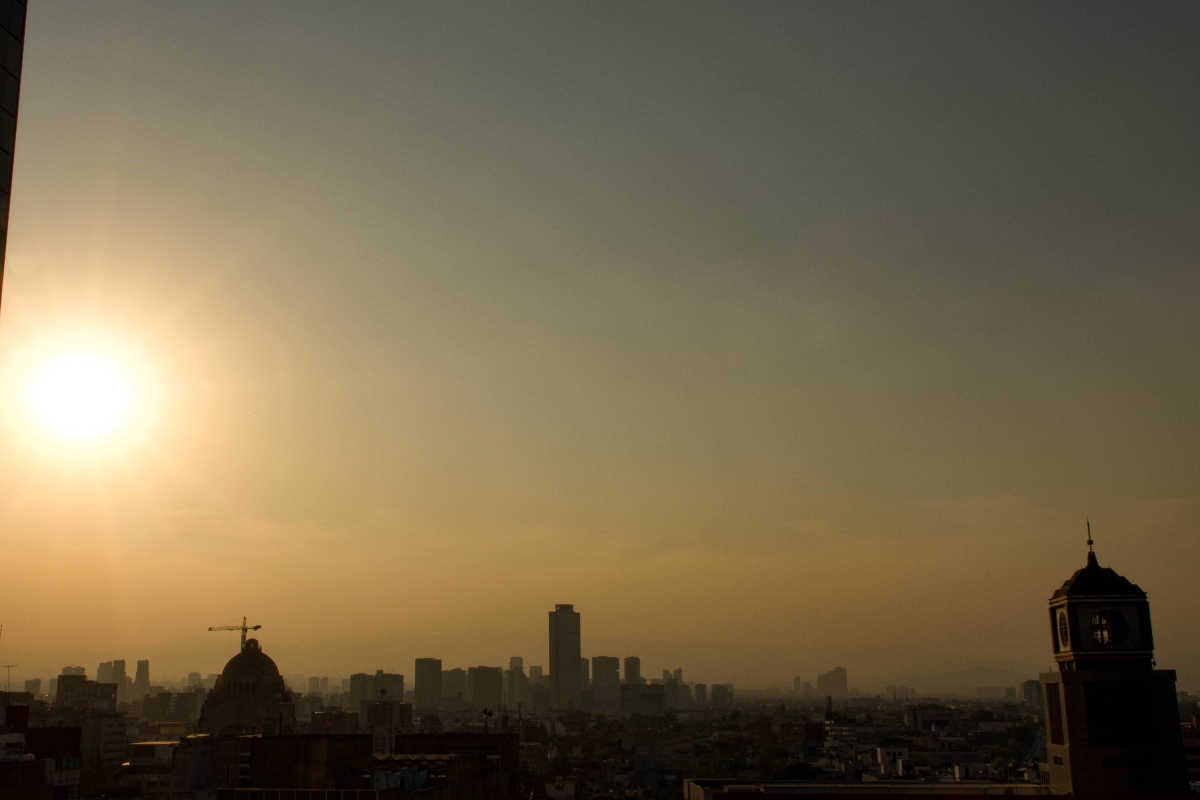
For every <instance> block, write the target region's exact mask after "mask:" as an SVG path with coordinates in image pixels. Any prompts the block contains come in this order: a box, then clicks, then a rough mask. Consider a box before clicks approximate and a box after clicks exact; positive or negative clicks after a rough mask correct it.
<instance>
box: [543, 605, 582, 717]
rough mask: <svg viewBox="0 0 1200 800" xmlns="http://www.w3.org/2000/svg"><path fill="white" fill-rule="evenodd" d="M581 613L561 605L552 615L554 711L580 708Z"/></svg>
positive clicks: (552, 690)
mask: <svg viewBox="0 0 1200 800" xmlns="http://www.w3.org/2000/svg"><path fill="white" fill-rule="evenodd" d="M580 650H581V647H580V638H579V612H578V611H576V610H575V607H574V606H573V605H569V604H559V605H556V606H554V610H553V611H551V612H550V702H551V703H553V704H554V707H555V708H576V707H578V706H579V689H580V683H579V678H580V672H579V669H580V668H579V660H580Z"/></svg>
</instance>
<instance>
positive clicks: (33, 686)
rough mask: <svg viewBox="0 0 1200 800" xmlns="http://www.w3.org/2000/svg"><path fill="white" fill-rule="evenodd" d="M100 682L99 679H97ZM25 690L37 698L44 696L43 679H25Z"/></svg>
mask: <svg viewBox="0 0 1200 800" xmlns="http://www.w3.org/2000/svg"><path fill="white" fill-rule="evenodd" d="M97 683H99V681H97ZM25 691H27V692H29V693H30V694H31V695H33V696H34V697H35V698H37V697H41V696H42V679H41V678H31V679H30V680H27V681H25Z"/></svg>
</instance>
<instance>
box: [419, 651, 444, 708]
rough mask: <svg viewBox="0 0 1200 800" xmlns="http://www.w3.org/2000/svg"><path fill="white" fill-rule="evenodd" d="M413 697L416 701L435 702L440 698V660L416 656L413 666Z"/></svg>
mask: <svg viewBox="0 0 1200 800" xmlns="http://www.w3.org/2000/svg"><path fill="white" fill-rule="evenodd" d="M415 673H416V674H415V681H416V683H415V684H414V686H413V690H414V694H413V699H414V701H415V702H418V703H436V702H438V701H439V700H441V699H442V660H441V659H440V658H418V659H417V662H416V667H415Z"/></svg>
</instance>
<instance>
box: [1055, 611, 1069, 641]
mask: <svg viewBox="0 0 1200 800" xmlns="http://www.w3.org/2000/svg"><path fill="white" fill-rule="evenodd" d="M1058 644H1059V646H1060V647H1062V649H1063V650H1070V649H1071V625H1070V623H1069V622H1068V621H1067V611H1066V609H1059V611H1058Z"/></svg>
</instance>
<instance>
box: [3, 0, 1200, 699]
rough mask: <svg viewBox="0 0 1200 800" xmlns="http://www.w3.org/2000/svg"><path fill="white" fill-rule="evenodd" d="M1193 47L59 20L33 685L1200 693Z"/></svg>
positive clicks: (825, 8) (43, 38) (1166, 26)
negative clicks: (559, 648)
mask: <svg viewBox="0 0 1200 800" xmlns="http://www.w3.org/2000/svg"><path fill="white" fill-rule="evenodd" d="M1198 8H1200V7H1198V6H1196V5H1194V4H1183V3H1156V4H1146V5H1134V4H1091V5H1089V6H1088V7H1087V9H1086V10H1084V9H1082V8H1081V7H1080V6H1075V5H1066V4H1037V3H1003V4H999V3H997V4H987V5H984V4H955V3H908V4H894V5H875V4H858V3H844V2H829V3H800V4H793V3H755V4H753V5H751V6H745V5H743V4H732V3H727V4H700V5H687V6H685V5H680V4H641V3H604V4H549V3H547V4H462V3H430V4H407V3H405V4H400V3H390V2H360V3H338V4H332V3H321V2H297V3H287V4H268V3H232V2H205V3H174V4H171V3H147V2H130V1H128V0H127V1H126V2H122V3H88V2H78V1H71V0H55V1H54V2H36V3H33V4H32V5H31V6H30V8H29V17H28V25H27V29H26V30H27V34H26V39H25V50H24V53H25V55H24V66H23V75H22V77H21V84H20V92H21V94H20V100H21V116H20V127H19V135H18V140H17V141H18V145H17V147H18V149H17V156H16V160H15V170H14V174H13V185H12V197H13V200H12V205H11V215H10V220H9V234H8V242H7V263H6V266H5V271H4V287H3V301H2V305H0V538H2V541H3V547H4V554H5V560H6V563H7V564H8V565H9V569H8V570H7V571H6V575H5V580H4V581H2V582H0V609H3V615H4V616H3V618H2V619H0V624H3V626H4V628H3V637H2V638H0V661H3V662H4V663H5V664H7V663H13V664H16V665H18V666H17V667H14V668H13V670H12V676H11V677H12V680H13V682H14V683H16V682H18V681H20V680H23V679H26V678H45V677H49V676H52V675H57V674H58V671H59V670H60V668H62V667H63V666H64V665H67V664H86V665H87V668H88V670H89V672H90V671H91V670H93V669H94V666H95V665H96V664H97V663H99V662H106V661H111V660H112V659H113V658H126V659H129V661H130V663H131V664H132V663H133V662H134V660H136V659H149V660H150V661H151V663H152V664H153V665H154V671H155V675H156V677H157V676H179V677H182V676H183V675H185V674H186V673H187V672H189V671H192V670H199V671H200V672H202V673H204V674H206V675H207V674H209V673H216V672H218V671H219V670H220V669H221V667H222V666H223V665H224V664H225V663H226V661H228V660H229V659H230V657H231V656H232V655H233V654H234V653H236V652H237V647H238V645H237V642H236V639H237V635H236V634H231V633H210V632H208V631H207V628H208V627H210V626H216V625H222V624H224V623H227V622H229V621H230V620H232V619H235V618H237V619H240V618H241V617H242V616H243V615H249V617H250V619H251V621H252V622H254V623H260V624H262V626H263V628H262V630H261V631H259V632H258V636H259V638H260V640H261V641H262V643H263V647H264V649H265V650H267V651H269V653H270V655H271V657H272V658H274V659H275V660H276V661H277V662H278V663H279V665H280V668H281V669H282V670H283V671H284V672H285V673H287V674H293V673H294V674H302V675H337V676H343V675H349V674H351V673H355V672H360V671H363V670H365V669H367V668H368V667H370V668H371V669H372V670H373V669H375V668H383V669H385V670H389V671H396V672H404V673H407V672H410V671H411V668H412V665H413V660H414V658H417V657H424V656H433V655H436V656H437V657H439V658H441V659H443V661H444V662H445V663H446V665H447V666H448V667H449V666H451V665H454V666H463V667H467V666H471V665H475V664H495V665H500V664H506V663H508V658H509V657H510V656H513V655H523V656H524V657H525V663H526V664H539V663H545V659H546V657H547V656H546V653H547V643H546V613H547V612H548V611H549V610H550V609H553V608H554V606H555V605H556V604H559V603H571V604H574V606H575V609H576V610H578V611H579V612H580V614H581V615H582V633H581V638H582V651H583V655H584V656H585V657H590V656H596V655H601V656H608V655H611V656H621V657H624V656H627V655H634V654H636V655H638V656H640V657H641V659H642V663H643V664H644V665H645V673H646V674H648V675H657V674H658V672H659V671H660V670H662V669H673V668H676V667H679V666H680V665H683V666H684V667H685V669H686V670H687V675H688V676H689V678H690V679H692V680H697V681H706V682H708V683H710V684H714V683H732V684H734V685H735V686H737V687H739V688H746V689H761V688H766V687H785V688H787V687H791V685H792V684H791V681H792V679H793V676H805V679H806V680H807V679H809V678H811V677H814V676H816V675H817V674H818V673H821V672H824V671H826V670H828V669H830V668H832V667H834V666H837V665H844V666H846V667H847V668H848V669H849V670H850V675H851V679H852V683H853V684H854V685H855V686H856V687H861V688H863V689H868V688H871V689H876V688H882V687H883V686H885V685H886V684H891V683H905V684H906V685H918V686H920V685H921V684H919V683H917V682H918V681H921V680H926V681H928V682H930V683H933V682H935V680H936V676H939V675H944V674H945V673H953V672H959V671H962V670H970V669H974V668H979V667H984V668H987V669H990V670H995V671H998V672H999V673H1003V674H1004V675H1010V674H1012V675H1018V676H1029V677H1033V676H1035V675H1036V674H1037V673H1038V672H1039V671H1044V670H1047V669H1050V665H1051V659H1052V658H1053V655H1052V653H1051V651H1050V649H1049V644H1048V641H1049V636H1048V634H1047V632H1046V629H1045V626H1046V601H1047V598H1048V597H1049V596H1050V593H1051V592H1052V591H1053V590H1054V589H1055V588H1057V587H1058V586H1059V585H1060V584H1061V583H1062V582H1063V580H1064V579H1065V578H1066V577H1068V576H1070V575H1071V573H1072V572H1073V571H1074V570H1075V569H1077V568H1079V567H1081V566H1082V565H1083V563H1084V558H1085V555H1086V545H1085V540H1086V537H1087V533H1086V530H1085V519H1087V518H1090V519H1091V523H1092V532H1093V534H1094V535H1095V539H1096V551H1097V553H1098V555H1099V556H1100V559H1101V562H1102V563H1103V564H1104V565H1106V566H1107V565H1109V564H1113V565H1118V567H1119V570H1120V572H1121V573H1122V574H1123V575H1126V576H1128V577H1129V578H1130V579H1131V580H1133V581H1135V582H1136V583H1137V584H1138V585H1139V586H1141V587H1142V588H1143V589H1145V590H1146V591H1147V592H1148V593H1149V595H1150V599H1151V602H1152V603H1153V608H1154V623H1155V634H1156V648H1157V653H1158V656H1157V658H1158V661H1159V662H1160V663H1161V664H1163V665H1165V666H1167V667H1169V668H1172V669H1178V670H1179V671H1180V685H1179V688H1180V689H1185V690H1189V691H1195V690H1197V689H1200V655H1196V653H1197V652H1198V648H1197V646H1196V645H1195V643H1194V631H1195V628H1196V623H1197V616H1196V608H1197V607H1198V601H1200V587H1198V586H1197V582H1196V581H1195V579H1194V572H1195V569H1194V567H1195V564H1196V563H1197V560H1198V558H1200V535H1198V534H1200V513H1198V512H1200V505H1198V502H1197V486H1200V468H1198V467H1200V458H1198V454H1200V417H1198V416H1197V414H1196V413H1195V412H1196V397H1197V392H1198V390H1200V370H1198V364H1200V361H1198V360H1197V359H1196V353H1197V348H1198V347H1200V315H1198V314H1197V313H1196V298H1197V296H1198V295H1197V292H1198V291H1200V270H1198V269H1197V268H1196V266H1197V254H1198V251H1200V246H1198V242H1197V234H1196V232H1197V231H1198V230H1200V157H1198V156H1197V152H1198V151H1197V148H1196V142H1197V141H1198V140H1200V125H1198V123H1200V110H1198V108H1197V104H1196V102H1195V98H1196V97H1197V96H1198V92H1200V70H1197V67H1196V53H1197V52H1200V41H1198V38H1200V34H1198V33H1197V31H1200V25H1198V24H1197V23H1200V19H1197V15H1198V13H1200V12H1198ZM80 376H82V378H83V379H87V380H88V381H91V383H89V386H92V387H93V388H95V389H96V393H95V394H94V395H93V396H94V397H95V398H98V399H97V400H96V401H95V402H91V403H88V404H86V405H85V406H84V407H83V408H74V407H71V408H65V409H64V408H62V407H60V406H59V405H55V403H54V402H53V397H54V396H55V392H56V391H57V389H58V388H61V386H62V385H63V383H64V382H67V383H69V382H70V381H71V380H76V379H81V378H80ZM47 398H50V399H47ZM101 401H102V402H101ZM980 674H983V673H980ZM1004 685H1009V684H1008V683H1005V684H1004ZM931 688H932V687H931Z"/></svg>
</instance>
